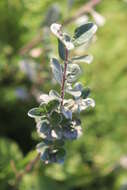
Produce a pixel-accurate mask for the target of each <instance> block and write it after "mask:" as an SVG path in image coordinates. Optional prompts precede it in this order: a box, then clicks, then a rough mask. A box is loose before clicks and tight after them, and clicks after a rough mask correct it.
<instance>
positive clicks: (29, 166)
mask: <svg viewBox="0 0 127 190" xmlns="http://www.w3.org/2000/svg"><path fill="white" fill-rule="evenodd" d="M39 159H40V153H38V154H37V156H36V157H35V158H34V159H33V160H31V161H30V162H29V163H28V164H27V165H26V167H25V169H24V170H23V171H21V172H18V173H16V181H15V185H16V186H17V185H18V184H19V183H20V181H21V180H22V178H23V176H24V175H25V174H26V173H29V172H31V171H32V169H33V167H34V166H35V165H36V163H37V162H38V160H39Z"/></svg>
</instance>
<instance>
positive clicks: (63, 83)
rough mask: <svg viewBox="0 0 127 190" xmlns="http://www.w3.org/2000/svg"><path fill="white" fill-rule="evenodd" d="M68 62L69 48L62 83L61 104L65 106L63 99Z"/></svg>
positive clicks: (66, 52)
mask: <svg viewBox="0 0 127 190" xmlns="http://www.w3.org/2000/svg"><path fill="white" fill-rule="evenodd" d="M67 63H68V50H67V48H65V62H64V72H63V80H62V85H61V98H62V101H61V106H63V100H64V85H65V81H66V70H67Z"/></svg>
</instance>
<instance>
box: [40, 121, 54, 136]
mask: <svg viewBox="0 0 127 190" xmlns="http://www.w3.org/2000/svg"><path fill="white" fill-rule="evenodd" d="M50 131H51V130H50V125H49V121H48V120H42V121H41V122H39V123H37V132H38V133H39V135H40V137H42V138H46V137H47V136H49V135H50Z"/></svg>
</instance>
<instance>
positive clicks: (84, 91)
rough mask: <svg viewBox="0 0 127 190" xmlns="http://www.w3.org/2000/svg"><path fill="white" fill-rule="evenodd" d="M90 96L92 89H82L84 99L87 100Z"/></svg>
mask: <svg viewBox="0 0 127 190" xmlns="http://www.w3.org/2000/svg"><path fill="white" fill-rule="evenodd" d="M89 95H90V89H89V88H84V89H82V94H81V97H82V98H83V99H86V98H87V97H88V96H89Z"/></svg>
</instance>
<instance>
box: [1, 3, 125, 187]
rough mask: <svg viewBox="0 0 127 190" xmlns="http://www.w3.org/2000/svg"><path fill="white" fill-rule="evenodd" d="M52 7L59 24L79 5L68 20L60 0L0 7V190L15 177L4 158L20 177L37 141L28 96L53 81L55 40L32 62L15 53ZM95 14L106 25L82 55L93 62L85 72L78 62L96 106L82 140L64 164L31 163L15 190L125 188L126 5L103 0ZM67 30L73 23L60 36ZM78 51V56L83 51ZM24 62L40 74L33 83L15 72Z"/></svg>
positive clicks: (73, 146) (47, 41)
mask: <svg viewBox="0 0 127 190" xmlns="http://www.w3.org/2000/svg"><path fill="white" fill-rule="evenodd" d="M54 2H55V3H57V6H58V7H59V8H60V11H61V16H59V18H58V22H60V23H61V21H62V20H64V19H65V18H67V17H68V16H69V15H70V16H71V15H73V14H74V13H76V12H77V8H79V7H81V6H82V5H83V4H84V2H86V1H83V0H82V1H73V2H74V3H73V5H72V7H71V9H69V15H68V7H67V1H65V0H64V1H52V0H48V1H45V0H43V1H41V0H36V1H33V0H32V1H30V0H28V1H27V0H22V1H21V0H13V1H12V0H8V1H7V0H1V1H0V135H1V140H0V189H1V190H10V189H13V185H14V180H15V172H14V168H13V164H10V163H12V162H11V160H13V161H14V163H15V165H16V168H17V171H20V170H22V169H23V168H24V167H25V165H26V164H27V163H28V162H29V161H30V160H32V159H33V158H34V157H35V155H36V152H33V150H34V148H35V145H36V144H37V142H38V140H37V137H36V133H35V130H34V124H33V122H32V121H31V119H30V118H28V117H27V112H28V110H29V109H30V108H31V107H34V106H36V104H37V102H36V100H37V99H35V97H37V96H38V94H39V93H40V92H43V91H49V89H50V88H51V86H52V84H53V83H54V81H51V69H50V68H49V65H48V63H49V62H48V59H49V57H50V54H55V55H56V53H57V52H55V51H54V50H55V49H56V48H55V47H56V46H57V41H55V40H54V39H50V38H47V39H44V41H42V42H41V43H40V44H39V45H38V47H37V48H41V52H42V53H41V55H40V56H39V57H37V58H35V57H36V56H35V54H36V53H37V51H34V53H33V52H28V53H27V54H26V55H25V57H21V56H19V54H18V51H19V49H20V48H21V47H22V46H23V45H25V44H26V43H27V42H29V40H32V38H33V37H34V35H36V34H37V33H38V30H40V29H41V27H42V26H43V25H44V18H45V15H46V13H47V10H48V8H49V6H51V5H52V3H54ZM68 2H69V1H68ZM70 2H72V1H70ZM96 10H97V11H98V12H99V13H101V14H102V15H103V16H104V17H105V18H106V23H105V25H104V26H103V27H101V28H99V30H98V33H97V41H96V43H95V44H93V45H92V48H91V49H90V50H89V51H90V52H91V53H92V55H93V56H94V61H93V64H92V65H90V66H89V67H85V68H84V65H83V64H82V63H81V67H82V69H84V72H85V74H84V76H83V77H82V78H81V82H83V83H84V84H85V85H86V86H87V84H90V87H91V88H92V95H93V98H94V99H95V101H96V108H95V110H94V111H91V110H90V111H88V113H87V112H86V113H84V114H82V122H83V128H84V135H83V136H82V138H81V139H79V140H78V141H77V142H73V143H72V144H67V145H66V146H67V149H68V154H67V159H66V162H65V163H64V165H63V166H59V165H57V164H53V165H49V166H46V167H45V166H44V165H43V164H42V163H41V162H38V164H37V165H36V167H35V168H34V169H33V171H32V172H31V173H28V174H27V175H24V177H23V178H22V181H21V183H20V184H19V189H20V190H22V189H23V190H26V189H27V190H32V189H37V190H39V189H44V190H49V189H54V190H57V189H62V190H72V189H83V190H84V189H88V190H96V189H97V190H98V189H100V190H108V189H110V190H119V189H127V170H126V169H127V161H126V155H127V148H126V147H127V138H126V137H127V130H126V126H127V121H126V120H127V119H126V118H127V108H126V107H127V106H126V102H127V90H126V86H127V77H126V75H127V66H126V60H127V55H126V52H127V46H126V44H127V38H126V33H127V25H126V22H127V3H126V1H122V0H121V1H120V0H110V1H107V0H103V1H102V2H101V3H100V4H99V5H98V6H97V7H96ZM91 20H92V17H91ZM74 26H75V23H73V24H72V25H70V26H67V30H68V31H69V32H70V33H71V32H72V29H73V28H74ZM47 36H49V34H48V35H47ZM50 40H51V41H52V43H50ZM44 44H45V45H44ZM49 44H53V47H50V46H49ZM47 51H48V52H49V53H48V54H47V53H46V52H47ZM35 52H36V53H35ZM77 52H78V53H79V55H80V54H82V52H83V53H84V49H83V48H82V49H77ZM31 55H32V56H33V55H34V58H33V57H32V56H31ZM36 55H37V54H36ZM26 56H27V57H26ZM31 57H32V61H33V62H34V63H32V67H34V68H36V67H37V73H38V71H39V74H38V75H37V79H36V80H31V78H28V76H27V75H26V70H25V72H24V70H23V69H22V70H21V68H24V67H23V66H22V64H21V61H23V60H26V59H28V58H29V60H30V58H31ZM19 63H20V64H19ZM19 65H20V66H19ZM26 65H27V64H26ZM30 66H31V64H30ZM27 68H28V67H27ZM35 70H36V69H35ZM56 88H57V85H56ZM35 95H36V96H35ZM10 139H11V140H10ZM23 153H24V154H25V156H23Z"/></svg>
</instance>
